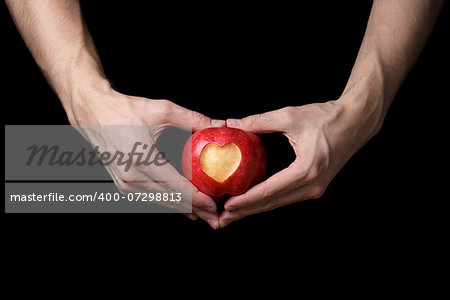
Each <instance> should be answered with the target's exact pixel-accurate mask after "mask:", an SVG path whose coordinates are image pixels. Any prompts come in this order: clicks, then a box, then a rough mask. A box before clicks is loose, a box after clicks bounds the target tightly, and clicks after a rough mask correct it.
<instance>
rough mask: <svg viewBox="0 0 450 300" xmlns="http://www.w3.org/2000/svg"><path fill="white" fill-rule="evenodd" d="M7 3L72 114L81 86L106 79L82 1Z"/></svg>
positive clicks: (100, 82)
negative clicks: (77, 91)
mask: <svg viewBox="0 0 450 300" xmlns="http://www.w3.org/2000/svg"><path fill="white" fill-rule="evenodd" d="M6 3H7V5H8V8H9V10H10V13H11V16H12V17H13V19H14V22H15V23H16V26H17V28H18V30H19V32H20V34H21V35H22V37H23V39H24V41H25V43H26V44H27V46H28V48H29V50H30V52H31V53H32V55H33V57H34V59H35V60H36V62H37V64H38V65H39V67H40V68H41V69H42V72H43V73H44V75H45V76H46V78H47V80H48V81H49V83H50V85H51V86H52V87H53V89H54V90H55V92H56V93H57V95H58V96H59V98H60V99H61V101H62V103H63V105H64V107H65V109H66V111H67V112H68V114H70V110H71V108H70V107H71V105H72V103H71V101H72V98H73V97H72V96H73V94H74V92H75V91H76V90H77V89H81V88H85V89H86V88H89V87H90V86H92V85H93V84H105V82H106V80H105V79H104V78H103V72H102V67H101V64H100V60H99V58H98V55H97V53H96V49H95V46H94V43H93V41H92V38H91V36H90V34H89V31H88V29H87V27H86V25H85V23H84V20H83V17H82V13H81V9H80V5H79V1H77V0H40V1H25V0H6ZM69 117H70V116H69Z"/></svg>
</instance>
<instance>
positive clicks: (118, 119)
mask: <svg viewBox="0 0 450 300" xmlns="http://www.w3.org/2000/svg"><path fill="white" fill-rule="evenodd" d="M70 103H72V105H71V109H70V110H67V111H68V112H70V113H68V115H69V120H70V122H71V124H73V125H76V126H75V128H77V129H78V130H79V131H80V132H81V133H82V135H83V136H84V137H85V138H86V139H87V140H88V141H89V142H90V143H91V144H92V145H95V146H99V150H100V152H103V151H108V152H110V153H111V152H112V153H115V152H116V151H121V152H123V153H129V152H130V151H131V149H132V148H133V144H134V143H136V142H140V143H141V145H144V144H147V145H148V148H150V147H151V146H152V145H155V143H156V140H157V138H158V136H159V135H160V134H161V132H162V131H163V130H164V129H165V128H166V127H167V126H169V125H173V126H191V127H192V129H193V130H199V129H202V128H206V127H211V126H217V127H220V126H224V125H225V121H219V120H211V119H210V118H208V117H206V116H204V115H202V114H200V113H197V112H194V111H191V110H188V109H186V108H183V107H181V106H179V105H176V104H174V103H172V102H170V101H168V100H150V99H146V98H141V97H132V96H127V95H123V94H121V93H118V92H116V91H114V90H113V89H111V88H110V87H109V85H108V84H105V85H101V84H100V85H96V87H95V88H91V89H85V90H83V91H82V92H81V93H76V94H75V96H74V98H72V99H71V101H70ZM78 125H101V126H78ZM107 125H127V126H107ZM128 125H136V126H128ZM106 168H107V171H108V172H109V174H110V175H111V177H112V178H113V180H114V182H115V183H116V186H117V187H118V189H119V191H121V192H122V193H124V194H128V193H133V192H149V191H152V192H167V191H174V192H183V194H184V195H190V191H191V190H192V212H193V214H187V216H188V217H189V218H191V219H193V220H195V219H196V218H197V217H200V218H202V219H204V220H205V221H207V222H208V223H209V224H210V225H211V226H212V227H213V228H218V217H219V216H218V214H217V207H216V204H215V202H214V200H213V199H212V198H211V197H209V196H207V195H205V194H203V193H201V192H199V191H198V190H197V189H196V188H195V187H194V186H193V185H192V184H191V183H190V182H189V181H188V180H187V179H186V178H184V177H183V176H181V175H180V174H179V173H178V172H177V171H176V170H175V168H174V167H173V166H171V165H170V164H164V165H163V166H161V165H159V166H154V165H150V166H144V165H139V164H136V163H135V162H133V164H132V165H131V168H130V169H129V170H125V166H118V165H117V164H116V163H113V164H110V165H106ZM168 179H169V180H168ZM161 203H163V202H161ZM165 204H166V205H169V204H171V203H169V202H168V203H165ZM172 206H173V205H172ZM172 208H173V207H172Z"/></svg>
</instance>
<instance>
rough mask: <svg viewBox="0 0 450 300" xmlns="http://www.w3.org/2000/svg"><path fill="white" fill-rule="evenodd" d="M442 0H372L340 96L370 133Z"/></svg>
mask: <svg viewBox="0 0 450 300" xmlns="http://www.w3.org/2000/svg"><path fill="white" fill-rule="evenodd" d="M443 3H444V1H443V0H375V1H374V3H373V7H372V11H371V14H370V18H369V21H368V25H367V29H366V33H365V36H364V39H363V42H362V44H361V48H360V50H359V53H358V56H357V59H356V61H355V64H354V67H353V69H352V72H351V75H350V78H349V80H348V83H347V85H346V87H345V89H344V92H343V94H342V96H341V99H342V101H343V102H345V104H346V105H347V106H348V107H352V109H353V110H354V111H355V112H356V113H357V114H360V115H364V116H365V117H366V118H368V120H367V121H368V122H369V123H370V125H368V126H369V127H370V128H371V130H372V131H374V132H372V133H371V134H374V133H375V132H376V131H378V130H379V128H380V127H381V124H382V122H383V120H384V117H385V115H386V112H387V110H388V108H389V106H390V104H391V103H392V101H393V99H394V96H395V94H396V93H397V91H398V89H399V87H400V86H401V84H402V82H403V80H404V78H405V77H406V75H407V73H408V71H409V70H410V69H411V67H412V66H413V65H414V63H415V61H416V60H417V58H418V56H419V54H420V52H421V50H422V49H423V47H424V45H425V43H426V40H427V38H428V36H429V34H430V32H431V30H432V28H433V25H434V23H435V21H436V19H437V16H438V14H439V11H440V9H441V7H442V5H443Z"/></svg>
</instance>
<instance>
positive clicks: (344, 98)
mask: <svg viewBox="0 0 450 300" xmlns="http://www.w3.org/2000/svg"><path fill="white" fill-rule="evenodd" d="M335 104H336V105H337V106H338V107H339V110H340V111H341V113H342V116H343V119H344V120H346V122H347V123H349V124H350V126H352V127H355V128H360V131H361V132H360V133H359V134H358V135H360V137H361V138H363V139H367V140H368V139H370V138H371V137H373V136H374V135H376V134H377V133H378V132H379V130H380V129H381V126H382V125H383V122H384V118H385V116H386V112H387V103H386V100H385V98H384V97H383V95H382V94H379V93H377V92H373V91H371V90H370V89H351V90H346V92H344V93H343V94H342V95H341V97H339V99H338V100H336V101H335Z"/></svg>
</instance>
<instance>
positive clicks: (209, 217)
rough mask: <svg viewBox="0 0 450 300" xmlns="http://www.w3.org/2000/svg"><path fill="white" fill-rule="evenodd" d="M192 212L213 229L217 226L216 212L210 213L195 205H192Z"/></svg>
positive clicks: (217, 217) (217, 216)
mask: <svg viewBox="0 0 450 300" xmlns="http://www.w3.org/2000/svg"><path fill="white" fill-rule="evenodd" d="M192 214H194V215H196V216H198V217H199V218H200V219H202V220H204V221H206V223H208V224H209V226H211V227H212V228H213V229H218V228H219V215H218V214H217V213H210V212H208V211H205V210H203V209H199V208H197V207H195V206H193V207H192Z"/></svg>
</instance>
